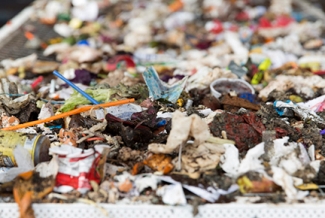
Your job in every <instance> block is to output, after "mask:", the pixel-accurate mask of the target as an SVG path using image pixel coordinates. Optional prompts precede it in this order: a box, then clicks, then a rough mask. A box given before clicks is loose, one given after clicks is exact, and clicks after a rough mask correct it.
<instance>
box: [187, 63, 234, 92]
mask: <svg viewBox="0 0 325 218" xmlns="http://www.w3.org/2000/svg"><path fill="white" fill-rule="evenodd" d="M218 78H230V79H237V76H236V75H235V74H233V73H232V72H231V71H230V70H223V69H221V68H218V67H216V68H214V69H211V68H208V67H202V68H200V69H199V70H198V71H197V72H196V73H195V74H194V75H193V76H191V77H190V78H189V79H188V82H187V85H186V88H185V89H186V91H190V90H191V89H195V88H197V89H205V88H207V87H209V85H210V83H211V82H212V81H214V80H216V79H218Z"/></svg>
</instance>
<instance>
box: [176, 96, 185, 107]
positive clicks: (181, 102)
mask: <svg viewBox="0 0 325 218" xmlns="http://www.w3.org/2000/svg"><path fill="white" fill-rule="evenodd" d="M177 105H178V106H179V107H183V105H184V100H183V99H181V98H179V99H178V100H177Z"/></svg>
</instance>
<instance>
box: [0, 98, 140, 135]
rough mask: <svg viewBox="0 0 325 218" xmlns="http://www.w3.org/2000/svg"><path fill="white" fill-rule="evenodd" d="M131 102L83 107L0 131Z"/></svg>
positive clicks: (121, 101) (129, 100)
mask: <svg viewBox="0 0 325 218" xmlns="http://www.w3.org/2000/svg"><path fill="white" fill-rule="evenodd" d="M131 102H134V98H131V99H124V100H120V101H114V102H108V103H104V104H98V105H91V106H85V107H81V108H77V109H74V110H72V111H68V112H65V113H62V114H57V115H54V116H52V117H49V118H46V119H43V120H35V121H32V122H28V123H23V124H19V125H17V126H10V127H6V128H3V129H2V130H17V129H22V128H27V127H30V126H34V125H37V124H41V123H46V122H50V121H52V120H58V119H61V118H64V117H67V116H71V115H75V114H80V113H82V112H85V111H89V110H91V109H98V108H104V107H111V106H117V105H121V104H127V103H131Z"/></svg>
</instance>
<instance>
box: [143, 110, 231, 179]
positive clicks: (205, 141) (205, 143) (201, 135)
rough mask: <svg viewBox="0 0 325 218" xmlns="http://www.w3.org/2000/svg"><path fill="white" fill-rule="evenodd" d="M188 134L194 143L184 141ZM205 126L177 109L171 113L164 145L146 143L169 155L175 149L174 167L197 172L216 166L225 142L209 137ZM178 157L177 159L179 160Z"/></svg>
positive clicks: (155, 151) (183, 170) (151, 147)
mask: <svg viewBox="0 0 325 218" xmlns="http://www.w3.org/2000/svg"><path fill="white" fill-rule="evenodd" d="M191 137H193V138H194V142H190V141H188V140H189V139H190V138H191ZM213 139H214V138H212V137H210V131H209V127H208V125H207V124H206V122H205V121H204V120H203V119H201V118H200V117H199V116H198V115H196V114H193V115H191V116H189V117H186V116H185V115H184V114H183V113H181V112H180V111H176V112H175V113H174V114H173V119H172V130H171V132H170V134H169V137H168V139H167V144H154V143H153V144H150V145H149V146H148V150H149V151H151V152H154V153H165V154H169V153H172V152H174V151H176V150H177V148H179V149H180V150H179V157H177V158H175V159H174V160H173V163H174V165H176V166H177V168H178V170H182V172H185V173H190V174H191V173H198V172H203V171H206V170H210V169H214V168H216V167H217V165H218V163H219V160H220V156H221V154H223V153H224V147H223V145H222V144H223V143H224V142H228V141H223V140H213ZM180 160H181V161H180Z"/></svg>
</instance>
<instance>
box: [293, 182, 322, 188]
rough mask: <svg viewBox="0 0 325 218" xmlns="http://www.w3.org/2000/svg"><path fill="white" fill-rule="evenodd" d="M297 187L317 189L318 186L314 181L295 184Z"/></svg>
mask: <svg viewBox="0 0 325 218" xmlns="http://www.w3.org/2000/svg"><path fill="white" fill-rule="evenodd" d="M296 188H297V189H300V190H317V189H318V188H319V187H318V185H316V184H315V183H307V184H302V185H298V186H296Z"/></svg>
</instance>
